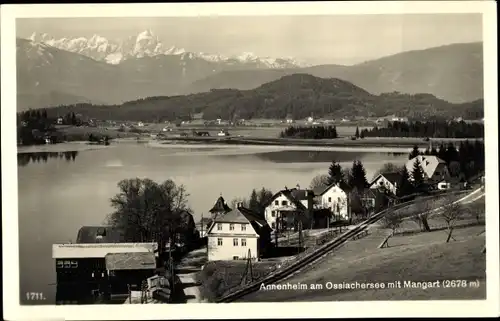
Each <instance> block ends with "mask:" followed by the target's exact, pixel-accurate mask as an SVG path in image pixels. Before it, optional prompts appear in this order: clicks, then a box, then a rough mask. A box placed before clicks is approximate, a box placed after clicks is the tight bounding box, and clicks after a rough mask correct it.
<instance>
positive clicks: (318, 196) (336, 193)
mask: <svg viewBox="0 0 500 321" xmlns="http://www.w3.org/2000/svg"><path fill="white" fill-rule="evenodd" d="M314 195H315V202H316V204H317V206H318V207H320V208H327V209H329V210H330V211H331V212H332V213H333V215H334V216H336V217H338V218H340V219H345V220H347V219H348V218H349V209H348V208H349V206H348V205H349V201H348V195H349V190H348V188H347V186H345V185H344V184H331V185H329V186H326V187H324V188H318V189H315V190H314Z"/></svg>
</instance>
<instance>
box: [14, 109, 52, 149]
mask: <svg viewBox="0 0 500 321" xmlns="http://www.w3.org/2000/svg"><path fill="white" fill-rule="evenodd" d="M55 131H56V130H55V128H54V125H53V120H51V119H50V118H48V117H47V111H46V110H40V109H38V110H27V111H23V112H20V113H17V138H18V142H19V144H21V145H38V144H45V135H47V134H49V135H50V134H51V133H54V132H55Z"/></svg>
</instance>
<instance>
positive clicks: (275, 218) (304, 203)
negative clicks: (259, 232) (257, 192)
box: [264, 187, 314, 231]
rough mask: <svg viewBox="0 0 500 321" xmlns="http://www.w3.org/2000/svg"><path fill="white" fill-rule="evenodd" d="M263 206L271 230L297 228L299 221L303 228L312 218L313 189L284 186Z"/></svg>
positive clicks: (308, 224)
mask: <svg viewBox="0 0 500 321" xmlns="http://www.w3.org/2000/svg"><path fill="white" fill-rule="evenodd" d="M264 207H265V210H264V217H265V219H266V221H267V223H268V224H269V226H271V228H272V229H273V230H279V231H282V230H291V229H293V230H297V228H298V222H299V221H300V222H302V226H303V228H304V229H305V228H308V227H309V226H310V224H311V220H312V219H313V210H314V191H312V190H305V189H300V188H294V189H288V188H286V187H285V189H283V190H281V191H279V192H277V193H276V194H274V195H273V197H271V198H270V199H269V201H268V202H267V203H266V204H264Z"/></svg>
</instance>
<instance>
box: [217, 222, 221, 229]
mask: <svg viewBox="0 0 500 321" xmlns="http://www.w3.org/2000/svg"><path fill="white" fill-rule="evenodd" d="M217 230H218V231H221V230H222V224H221V223H217Z"/></svg>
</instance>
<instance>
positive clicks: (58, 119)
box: [57, 117, 64, 125]
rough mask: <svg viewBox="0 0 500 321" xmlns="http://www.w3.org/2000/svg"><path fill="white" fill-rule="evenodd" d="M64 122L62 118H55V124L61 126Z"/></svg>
mask: <svg viewBox="0 0 500 321" xmlns="http://www.w3.org/2000/svg"><path fill="white" fill-rule="evenodd" d="M63 122H64V119H63V118H62V117H57V124H58V125H62V124H63Z"/></svg>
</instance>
